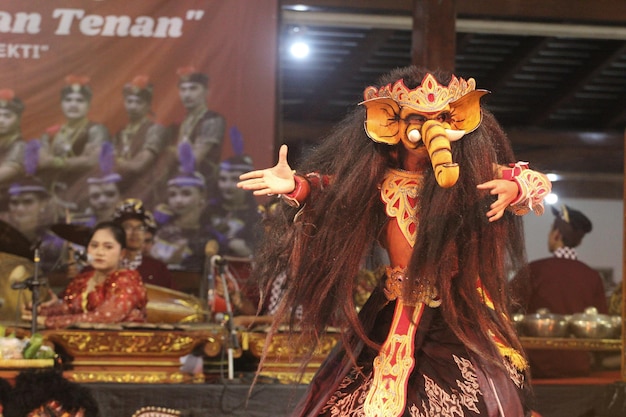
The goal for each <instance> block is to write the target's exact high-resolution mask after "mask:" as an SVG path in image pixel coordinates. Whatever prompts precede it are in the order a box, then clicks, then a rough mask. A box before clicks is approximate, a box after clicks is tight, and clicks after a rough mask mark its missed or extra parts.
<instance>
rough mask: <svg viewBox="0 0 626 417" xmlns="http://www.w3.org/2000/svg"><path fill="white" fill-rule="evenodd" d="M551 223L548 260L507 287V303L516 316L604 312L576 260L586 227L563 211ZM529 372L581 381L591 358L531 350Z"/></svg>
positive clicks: (590, 277)
mask: <svg viewBox="0 0 626 417" xmlns="http://www.w3.org/2000/svg"><path fill="white" fill-rule="evenodd" d="M552 213H553V214H554V216H555V219H554V223H553V224H552V228H551V229H550V232H549V234H548V249H549V251H550V252H551V253H552V254H553V256H552V257H551V258H545V259H540V260H537V261H534V262H531V263H530V264H529V265H528V270H526V271H522V272H521V273H520V274H519V275H518V276H516V277H515V278H514V279H513V281H512V282H511V290H512V296H513V301H514V302H517V303H519V305H520V308H521V311H522V312H524V313H527V314H530V313H535V312H536V311H537V310H538V309H540V308H547V309H548V310H549V311H550V312H551V313H554V314H575V313H582V312H583V311H584V310H585V309H586V308H587V307H591V306H593V307H596V308H597V310H598V312H599V313H601V314H606V313H607V312H608V308H607V299H606V295H605V291H604V285H603V282H602V278H601V277H600V274H599V273H598V272H597V271H595V270H594V269H593V268H591V267H589V266H587V265H586V264H585V263H583V262H581V261H579V260H578V254H577V252H576V249H575V248H576V247H578V246H579V245H580V244H581V242H582V239H583V237H584V236H585V235H586V234H587V233H589V232H591V229H592V224H591V221H590V220H589V219H588V218H587V216H585V215H584V214H583V213H582V212H580V211H578V210H574V209H573V208H571V207H568V206H566V205H563V206H562V208H561V210H557V209H555V208H554V207H552ZM528 356H529V359H530V370H531V373H532V375H533V377H535V378H555V377H571V376H581V375H587V374H589V372H590V371H591V366H592V357H591V355H590V354H589V353H588V352H583V351H557V350H539V349H532V350H529V351H528Z"/></svg>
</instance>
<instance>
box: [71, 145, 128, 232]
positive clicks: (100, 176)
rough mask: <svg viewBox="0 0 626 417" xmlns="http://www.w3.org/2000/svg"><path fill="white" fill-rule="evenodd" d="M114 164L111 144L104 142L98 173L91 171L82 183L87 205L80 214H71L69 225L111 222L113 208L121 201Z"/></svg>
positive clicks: (119, 177) (119, 178)
mask: <svg viewBox="0 0 626 417" xmlns="http://www.w3.org/2000/svg"><path fill="white" fill-rule="evenodd" d="M114 164H115V152H114V150H113V144H112V143H111V142H105V143H103V144H102V146H101V148H100V156H99V159H98V166H99V168H100V169H99V171H93V170H92V171H91V174H92V175H91V176H90V177H88V178H87V179H86V180H85V182H84V183H83V190H84V191H83V192H85V191H86V195H87V199H88V205H87V207H86V208H85V209H84V210H83V211H81V212H72V213H71V217H70V223H73V224H80V225H83V226H88V227H93V226H95V225H96V224H97V223H100V222H102V221H106V220H111V218H112V217H113V213H114V212H115V207H116V206H117V205H118V204H119V203H120V202H121V201H122V193H121V190H120V182H121V181H122V176H121V175H120V174H118V173H117V172H114V171H113V168H114Z"/></svg>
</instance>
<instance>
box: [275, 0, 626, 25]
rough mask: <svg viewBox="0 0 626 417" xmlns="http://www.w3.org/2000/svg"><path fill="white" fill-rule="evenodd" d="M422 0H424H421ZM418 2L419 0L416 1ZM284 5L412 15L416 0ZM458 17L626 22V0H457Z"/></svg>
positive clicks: (291, 0)
mask: <svg viewBox="0 0 626 417" xmlns="http://www.w3.org/2000/svg"><path fill="white" fill-rule="evenodd" d="M420 1H421V0H420ZM415 3H418V1H415ZM280 5H281V6H282V7H293V6H296V5H298V6H301V5H304V6H309V7H312V8H321V9H343V10H360V11H370V12H381V11H384V12H386V13H396V14H408V15H412V13H413V9H414V7H415V6H414V1H413V0H396V1H393V2H390V1H388V0H281V1H280ZM456 12H457V16H459V17H462V18H480V17H486V18H496V19H504V20H541V21H556V22H563V21H569V22H586V23H589V24H620V23H622V24H623V23H626V2H625V1H624V0H596V1H589V0H551V1H545V0H507V1H502V0H463V1H458V0H457V1H456Z"/></svg>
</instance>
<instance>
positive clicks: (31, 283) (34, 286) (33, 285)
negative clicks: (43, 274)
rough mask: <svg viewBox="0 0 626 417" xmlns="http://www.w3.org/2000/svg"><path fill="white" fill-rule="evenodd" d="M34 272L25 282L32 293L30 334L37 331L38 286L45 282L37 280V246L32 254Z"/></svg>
mask: <svg viewBox="0 0 626 417" xmlns="http://www.w3.org/2000/svg"><path fill="white" fill-rule="evenodd" d="M33 258H34V263H35V268H34V269H35V272H34V275H33V278H32V280H28V281H27V282H25V286H26V288H28V289H29V290H30V291H31V293H32V311H31V317H32V319H31V324H30V334H31V336H32V335H34V334H35V333H37V306H38V305H39V287H40V286H42V285H44V284H45V283H46V279H42V280H39V262H40V258H39V248H35V255H34V257H33Z"/></svg>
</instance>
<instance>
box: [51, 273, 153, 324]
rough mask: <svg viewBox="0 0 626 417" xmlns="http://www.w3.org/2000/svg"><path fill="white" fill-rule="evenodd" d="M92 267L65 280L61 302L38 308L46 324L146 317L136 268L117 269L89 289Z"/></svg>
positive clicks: (144, 289)
mask: <svg viewBox="0 0 626 417" xmlns="http://www.w3.org/2000/svg"><path fill="white" fill-rule="evenodd" d="M94 273H95V272H94V271H93V270H91V271H88V272H84V273H82V274H80V275H78V276H77V277H76V278H74V279H73V280H72V282H70V283H69V285H68V286H67V288H66V289H65V290H64V291H63V293H62V295H61V299H62V302H59V303H57V304H54V305H52V306H49V307H45V308H42V309H41V312H40V314H41V315H42V316H45V317H46V321H45V325H46V327H48V328H63V327H67V326H69V325H71V324H74V323H119V322H144V321H146V304H147V302H148V299H147V295H146V288H145V287H144V286H143V282H142V280H141V276H140V275H139V273H138V272H137V271H131V270H128V269H121V270H117V271H114V272H112V273H111V274H109V276H108V277H107V278H106V280H105V281H104V282H103V283H102V284H99V285H96V286H95V287H94V288H93V289H92V290H89V287H90V280H91V279H92V278H93V275H94Z"/></svg>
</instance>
